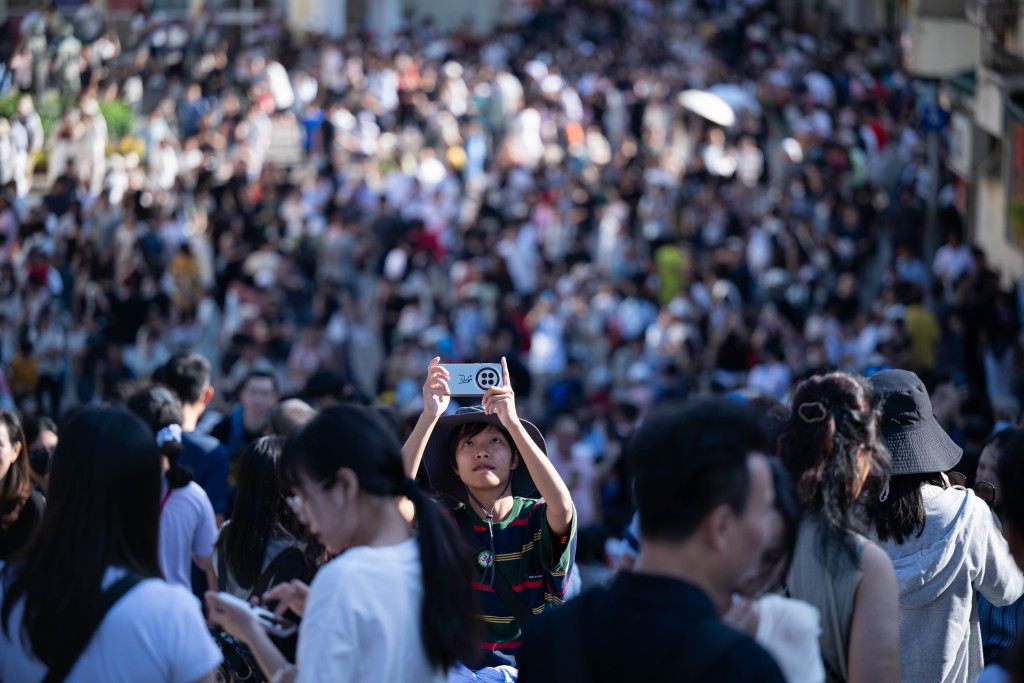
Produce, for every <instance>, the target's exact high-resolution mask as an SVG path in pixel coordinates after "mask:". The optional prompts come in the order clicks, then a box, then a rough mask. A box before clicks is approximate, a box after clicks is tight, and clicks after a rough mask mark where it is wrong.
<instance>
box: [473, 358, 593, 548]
mask: <svg viewBox="0 0 1024 683" xmlns="http://www.w3.org/2000/svg"><path fill="white" fill-rule="evenodd" d="M501 377H502V383H501V386H500V387H491V388H490V389H488V390H487V393H485V394H484V396H483V405H484V411H485V412H486V413H487V414H488V415H491V414H497V416H498V419H499V420H501V424H502V426H503V427H505V429H507V430H508V432H509V434H511V435H512V440H513V441H515V443H516V448H517V449H518V450H519V454H520V457H522V460H523V464H525V465H526V469H528V470H529V471H530V476H531V477H533V483H534V484H536V485H537V490H538V491H539V492H540V495H541V496H542V497H543V498H544V502H545V503H547V517H548V526H549V527H550V528H551V532H552V534H553V535H554V536H562V535H564V534H566V533H568V532H569V527H570V525H571V524H572V514H573V507H572V496H571V495H569V489H568V487H567V486H566V485H565V482H563V481H562V477H560V476H559V475H558V472H557V471H556V470H555V466H554V465H552V464H551V461H550V460H548V456H546V455H544V452H543V451H542V450H541V449H540V446H538V445H537V443H536V442H535V441H534V440H533V438H531V437H530V433H529V432H527V431H526V427H525V426H524V425H523V423H522V421H521V420H520V419H519V414H518V413H517V412H516V397H515V393H514V392H513V391H512V384H511V383H510V382H509V377H508V363H507V362H506V361H505V357H504V356H502V358H501Z"/></svg>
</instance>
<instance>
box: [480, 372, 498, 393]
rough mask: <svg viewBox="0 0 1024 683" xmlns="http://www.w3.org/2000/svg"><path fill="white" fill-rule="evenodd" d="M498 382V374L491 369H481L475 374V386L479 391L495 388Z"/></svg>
mask: <svg viewBox="0 0 1024 683" xmlns="http://www.w3.org/2000/svg"><path fill="white" fill-rule="evenodd" d="M499 381H500V380H499V378H498V373H496V372H495V371H494V370H492V369H491V368H483V369H482V370H480V372H478V373H476V385H477V386H478V387H480V388H481V389H490V388H491V387H496V386H498V383H499Z"/></svg>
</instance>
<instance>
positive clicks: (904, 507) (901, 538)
mask: <svg viewBox="0 0 1024 683" xmlns="http://www.w3.org/2000/svg"><path fill="white" fill-rule="evenodd" d="M924 484H935V485H936V486H945V483H944V482H943V481H942V477H941V476H940V475H939V473H937V472H916V473H914V474H899V475H896V476H894V477H891V478H890V479H889V496H888V497H887V498H886V499H885V500H884V501H881V500H879V501H876V500H872V501H871V504H870V506H869V507H868V510H869V511H870V515H871V518H872V520H873V521H874V526H875V534H876V535H877V536H878V540H880V541H888V540H889V539H892V540H894V541H896V542H897V543H900V544H902V543H904V542H905V541H907V540H909V539H910V537H911V536H914V535H916V536H920V535H921V534H923V533H924V525H925V511H924V496H923V495H922V494H921V486H923V485H924Z"/></svg>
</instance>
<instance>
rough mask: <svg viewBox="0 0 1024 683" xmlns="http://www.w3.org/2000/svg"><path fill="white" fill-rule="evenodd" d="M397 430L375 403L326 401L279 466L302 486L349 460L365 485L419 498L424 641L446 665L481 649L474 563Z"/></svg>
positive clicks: (371, 490)
mask: <svg viewBox="0 0 1024 683" xmlns="http://www.w3.org/2000/svg"><path fill="white" fill-rule="evenodd" d="M394 432H395V430H394V428H393V427H392V426H391V425H389V424H387V423H386V422H385V421H384V419H383V418H382V417H381V416H380V415H378V414H377V413H375V412H374V411H372V410H370V409H368V408H364V407H361V406H354V405H340V406H333V407H330V408H325V409H323V410H322V411H320V413H319V414H318V415H317V416H316V417H314V418H313V419H312V420H311V421H310V422H308V423H307V424H306V425H305V426H304V427H303V428H302V429H301V430H299V431H298V432H297V433H296V434H294V435H293V436H292V437H291V438H289V439H288V442H287V444H286V445H285V448H284V453H282V454H281V459H280V460H279V461H278V471H279V474H280V476H281V480H282V481H283V482H284V484H285V486H287V487H289V488H295V487H296V486H298V485H299V483H300V477H301V476H302V475H306V476H308V477H309V478H310V479H311V480H313V481H324V480H327V479H329V478H330V477H333V476H334V475H335V473H336V472H337V471H338V470H339V469H341V468H342V467H346V468H349V469H351V470H352V471H353V472H354V473H355V475H356V477H357V478H358V479H359V488H360V489H361V490H362V491H365V492H367V493H368V494H371V495H374V496H380V497H382V498H391V497H393V496H406V497H408V498H409V499H410V500H411V501H412V504H413V505H414V506H415V508H416V517H417V519H418V520H419V521H418V525H419V538H418V545H419V553H420V562H421V565H422V581H423V606H422V612H421V617H420V621H421V623H420V631H421V633H422V638H423V649H424V651H425V652H426V655H427V659H428V660H429V661H430V663H431V664H433V665H434V666H436V667H438V668H440V669H444V670H446V671H447V670H448V669H450V668H451V666H452V665H453V664H454V663H455V662H456V661H458V660H462V661H469V660H470V659H471V658H473V657H474V656H475V654H476V643H477V639H476V638H475V637H474V636H475V634H476V629H477V627H478V624H479V619H478V617H477V609H476V603H475V600H474V597H473V588H472V575H471V573H470V572H471V571H472V565H471V564H470V563H469V562H467V561H466V557H467V556H468V552H467V551H466V549H465V548H464V547H463V544H462V539H461V538H460V537H459V534H458V531H457V530H456V528H455V526H454V524H453V523H452V521H451V520H450V519H446V518H445V517H446V514H445V513H444V511H443V510H442V509H441V508H440V506H438V505H437V504H436V503H434V501H432V500H430V498H429V497H427V495H426V494H425V493H424V492H423V491H421V490H420V489H419V487H418V486H417V485H416V482H415V481H413V480H412V479H409V478H408V477H406V476H405V471H404V468H403V467H402V455H401V444H399V442H398V438H397V436H396V435H395V433H394ZM389 502H391V501H389Z"/></svg>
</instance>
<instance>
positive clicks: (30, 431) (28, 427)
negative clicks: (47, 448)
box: [22, 415, 57, 446]
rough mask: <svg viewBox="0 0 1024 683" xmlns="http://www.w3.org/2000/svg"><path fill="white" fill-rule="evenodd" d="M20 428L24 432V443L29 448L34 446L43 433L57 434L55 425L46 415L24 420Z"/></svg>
mask: <svg viewBox="0 0 1024 683" xmlns="http://www.w3.org/2000/svg"><path fill="white" fill-rule="evenodd" d="M22 428H23V429H24V430H25V441H26V443H28V445H29V446H31V445H32V444H34V443H35V442H36V439H38V438H39V435H40V434H42V433H43V432H53V433H54V434H56V433H57V423H56V422H54V421H53V418H51V417H49V416H47V415H38V416H35V417H28V418H26V419H25V422H24V423H23V424H22Z"/></svg>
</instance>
